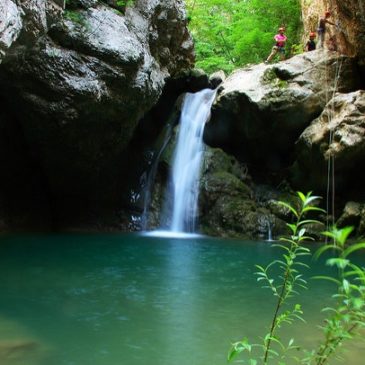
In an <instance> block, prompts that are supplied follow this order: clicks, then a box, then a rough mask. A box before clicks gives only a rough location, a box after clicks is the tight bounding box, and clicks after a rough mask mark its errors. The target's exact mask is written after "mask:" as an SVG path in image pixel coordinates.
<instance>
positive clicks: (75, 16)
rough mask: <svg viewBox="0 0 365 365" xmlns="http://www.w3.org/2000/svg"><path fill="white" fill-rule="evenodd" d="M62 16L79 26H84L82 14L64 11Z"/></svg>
mask: <svg viewBox="0 0 365 365" xmlns="http://www.w3.org/2000/svg"><path fill="white" fill-rule="evenodd" d="M63 15H64V17H65V18H66V19H68V20H71V21H72V22H74V23H77V24H79V25H81V26H85V16H84V15H83V14H82V13H80V12H78V11H75V10H65V11H64V13H63Z"/></svg>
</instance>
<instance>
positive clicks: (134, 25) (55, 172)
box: [0, 0, 194, 226]
mask: <svg viewBox="0 0 365 365" xmlns="http://www.w3.org/2000/svg"><path fill="white" fill-rule="evenodd" d="M8 3H9V4H10V7H9V9H12V13H11V14H13V15H11V14H10V13H8V15H7V16H8V17H9V16H10V15H11V16H12V19H14V20H13V21H12V23H14V24H16V26H15V25H14V26H12V27H10V26H9V27H8V28H7V32H8V36H7V38H6V39H9V41H8V42H7V43H6V42H3V43H4V44H5V45H6V47H7V48H9V47H10V45H11V52H10V51H7V52H6V54H5V55H4V57H3V58H2V61H3V62H2V64H1V66H0V80H1V83H0V85H1V86H0V95H1V98H2V102H1V105H0V108H2V109H3V110H5V111H6V113H7V115H9V116H10V118H7V121H8V122H7V123H12V122H14V121H15V120H16V121H17V125H18V127H19V128H18V130H19V131H20V133H21V136H24V144H25V149H26V150H28V151H29V154H30V160H32V161H33V162H34V164H35V165H36V166H37V167H38V168H37V170H36V172H35V173H39V174H40V176H39V179H38V180H41V181H43V185H45V186H46V188H45V189H44V194H45V195H46V197H45V199H47V200H48V201H49V206H50V207H51V208H50V209H52V211H53V212H52V214H49V216H52V219H53V220H54V224H55V225H56V226H57V225H62V224H63V225H65V224H66V225H67V224H68V223H67V222H62V221H63V220H65V219H66V218H67V219H68V218H70V220H71V221H75V220H76V219H78V220H79V221H81V220H83V221H86V222H89V223H90V222H93V224H96V222H95V219H98V218H97V217H98V216H100V215H103V213H102V212H103V211H104V210H107V211H108V212H109V213H110V214H112V211H113V209H116V207H117V206H118V201H119V200H120V194H121V192H120V190H121V189H120V186H121V185H122V184H123V182H124V180H125V177H123V172H122V171H121V170H120V169H118V166H123V161H125V160H128V159H129V157H128V156H127V155H126V154H125V153H124V151H125V150H126V148H127V147H128V145H129V143H130V141H131V139H132V136H133V134H134V131H135V129H136V126H137V125H138V122H139V120H140V119H141V118H142V117H143V116H144V115H145V114H146V113H147V112H148V111H149V110H150V109H151V108H152V107H153V106H154V105H155V104H156V102H157V101H158V99H159V97H160V96H161V93H162V90H163V87H164V85H165V80H166V79H167V78H168V77H170V76H172V75H174V74H176V73H178V72H179V71H181V70H182V69H184V68H189V67H190V66H191V65H192V64H193V62H194V53H193V43H192V39H191V37H190V34H189V32H188V30H187V28H186V14H185V10H184V7H183V3H182V2H180V1H178V0H167V1H166V0H165V1H160V0H157V1H152V0H136V1H134V2H133V5H131V6H129V7H126V8H125V12H124V13H122V12H119V11H118V10H116V9H113V8H111V7H109V6H108V5H107V4H105V3H102V2H98V3H95V2H94V1H81V0H80V1H75V2H74V3H75V4H74V5H75V6H73V7H71V8H68V7H67V6H66V10H65V11H63V10H62V8H60V7H59V6H58V5H57V4H56V3H55V2H53V1H45V0H34V1H26V2H20V3H19V5H14V3H13V2H12V1H8ZM1 14H2V13H1ZM19 14H22V18H20V15H19ZM8 23H9V24H10V20H8ZM18 23H19V24H18ZM2 36H3V34H2ZM3 43H1V45H3ZM4 47H5V46H3V48H2V49H5V48H4ZM1 123H5V121H1ZM11 138H12V139H17V138H19V136H11ZM4 153H6V151H4ZM24 158H28V157H26V156H25V157H24ZM14 179H16V176H13V180H14ZM13 193H14V192H13ZM10 195H11V194H10ZM10 195H9V196H10ZM0 201H1V199H0ZM70 208H71V209H70ZM19 210H20V211H21V210H22V208H21V207H19ZM73 215H75V216H76V217H72V216H73Z"/></svg>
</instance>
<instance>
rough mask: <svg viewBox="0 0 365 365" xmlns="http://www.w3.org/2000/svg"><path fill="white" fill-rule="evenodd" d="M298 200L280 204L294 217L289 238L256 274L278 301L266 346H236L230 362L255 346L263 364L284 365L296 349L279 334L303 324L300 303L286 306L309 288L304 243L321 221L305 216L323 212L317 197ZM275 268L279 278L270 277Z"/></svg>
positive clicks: (241, 344) (309, 194)
mask: <svg viewBox="0 0 365 365" xmlns="http://www.w3.org/2000/svg"><path fill="white" fill-rule="evenodd" d="M298 197H299V201H300V206H299V207H293V206H291V205H290V204H288V203H286V202H278V204H280V205H281V206H283V207H285V208H286V209H288V210H289V211H290V212H291V213H292V215H293V217H294V223H288V224H287V226H288V228H289V229H290V233H291V234H290V236H288V237H282V238H281V239H280V241H281V243H278V244H275V245H274V246H275V247H277V248H278V249H280V250H281V252H282V254H281V259H278V260H275V261H273V262H271V263H270V264H269V265H267V266H266V267H262V266H260V265H256V267H257V269H258V270H259V271H258V272H257V273H256V274H257V276H258V278H257V281H260V282H263V283H264V284H265V285H264V288H268V289H269V290H270V292H271V294H272V295H273V296H274V297H275V298H276V305H275V308H274V313H273V316H272V320H271V324H270V327H269V332H268V333H267V334H266V335H265V336H264V341H263V344H255V345H250V346H251V347H249V346H248V345H247V343H245V346H243V343H242V341H240V342H238V343H234V344H233V346H232V348H231V350H230V352H229V354H228V359H229V360H231V359H233V358H234V357H235V356H236V355H238V354H239V353H240V352H243V351H248V349H249V348H252V346H256V347H258V348H259V349H260V350H261V352H262V355H261V356H260V358H261V359H262V363H263V364H267V363H268V362H269V360H270V359H271V358H272V357H278V358H279V359H280V362H281V363H283V361H284V360H285V358H286V356H287V354H288V352H290V351H291V350H293V349H295V348H297V347H296V346H294V345H293V343H294V340H293V339H291V340H290V341H289V342H288V344H284V343H283V342H282V341H281V340H280V337H279V336H278V332H279V330H280V329H281V328H282V326H283V325H285V324H292V323H293V322H294V321H295V320H301V321H303V317H302V314H303V312H302V309H301V305H300V303H295V304H294V305H293V306H292V307H291V308H290V309H286V310H284V307H286V305H287V304H288V301H289V299H290V298H292V297H293V296H296V295H297V294H298V293H299V290H300V289H302V288H306V285H307V282H306V281H305V280H304V279H303V274H302V273H301V272H300V270H301V269H303V268H306V267H308V266H307V265H306V264H305V263H304V262H302V261H301V258H302V257H303V256H308V255H309V254H310V250H309V249H308V248H306V247H303V246H302V245H301V244H302V243H303V242H305V241H308V240H311V237H309V236H307V235H306V228H305V227H306V225H308V224H312V223H318V221H316V220H313V219H305V218H304V217H305V215H306V214H307V213H310V212H313V211H319V210H320V209H319V208H318V207H316V206H315V204H314V203H315V202H316V201H317V200H318V197H317V196H312V195H311V193H308V194H307V195H304V194H303V193H300V192H299V193H298ZM273 269H275V270H279V272H280V274H279V276H278V277H274V276H273V275H272V274H271V273H272V271H273ZM286 308H287V307H286ZM274 347H275V348H274ZM248 352H250V351H248ZM249 360H250V361H251V362H252V361H257V360H256V359H249Z"/></svg>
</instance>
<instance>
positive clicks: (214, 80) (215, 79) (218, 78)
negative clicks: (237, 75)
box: [209, 70, 226, 89]
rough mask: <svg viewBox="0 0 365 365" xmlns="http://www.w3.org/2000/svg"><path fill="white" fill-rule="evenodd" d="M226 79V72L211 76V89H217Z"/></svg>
mask: <svg viewBox="0 0 365 365" xmlns="http://www.w3.org/2000/svg"><path fill="white" fill-rule="evenodd" d="M225 79H226V74H225V73H224V71H222V70H221V71H217V72H214V73H213V74H211V75H210V76H209V85H210V87H211V88H213V89H215V88H216V87H218V86H219V85H220V84H221V83H222V82H223V81H225Z"/></svg>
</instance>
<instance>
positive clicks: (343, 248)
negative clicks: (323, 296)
mask: <svg viewBox="0 0 365 365" xmlns="http://www.w3.org/2000/svg"><path fill="white" fill-rule="evenodd" d="M298 196H299V198H300V201H301V205H300V207H299V208H298V209H295V208H294V207H292V206H291V205H289V204H287V203H285V202H279V204H281V205H283V206H285V207H286V208H288V209H289V210H290V211H291V212H292V213H293V215H294V216H295V218H296V222H295V223H293V224H288V227H289V228H290V229H291V231H292V235H291V236H290V238H281V239H280V241H282V242H284V243H287V245H285V244H277V245H276V246H277V247H279V248H280V249H281V250H283V254H282V259H281V260H275V261H273V262H271V263H270V264H269V265H268V266H266V268H263V267H261V266H258V265H257V268H258V269H259V272H258V273H257V275H258V276H259V278H258V281H262V280H264V281H265V282H266V284H267V285H266V287H268V288H270V289H271V292H272V294H273V295H274V296H275V297H276V298H277V301H276V306H275V310H274V314H273V317H272V321H271V325H270V331H269V332H268V333H267V334H266V335H265V337H264V342H263V344H250V343H249V342H248V340H247V339H244V340H242V341H239V342H236V343H234V344H233V345H232V347H231V349H230V351H229V353H228V361H232V360H233V359H234V358H235V357H236V356H237V355H238V354H240V353H242V352H246V354H248V355H249V356H248V359H246V362H245V363H246V364H250V365H256V364H259V363H260V364H264V365H266V364H268V363H269V361H270V360H273V361H274V360H276V364H278V365H285V364H286V362H285V361H286V358H287V357H288V354H289V351H291V350H294V349H296V350H299V347H298V346H296V345H294V339H290V340H289V342H288V344H284V343H283V342H282V341H281V340H280V337H279V336H278V330H279V329H280V328H281V327H282V325H283V324H284V323H287V324H292V323H293V321H294V320H296V319H299V320H303V318H302V311H301V306H300V304H299V303H297V304H295V305H294V306H293V307H292V309H289V310H285V311H284V309H283V307H284V305H285V304H287V302H288V299H289V298H290V297H292V296H293V295H295V294H298V292H297V288H298V287H302V288H303V287H306V281H305V280H304V279H303V278H302V276H301V274H300V273H299V272H298V269H297V268H298V267H308V266H307V265H306V264H304V263H303V262H301V261H300V260H299V259H298V258H299V257H300V256H305V255H309V254H310V252H309V250H308V249H307V248H305V247H302V246H301V243H302V242H303V241H305V240H309V239H311V238H310V237H308V236H307V235H306V234H305V232H306V230H305V226H306V225H307V224H312V223H317V222H318V221H316V220H311V219H309V220H308V219H304V215H305V214H306V213H307V212H310V211H322V210H321V209H319V208H318V207H316V206H315V205H313V203H314V202H315V200H317V199H318V197H315V196H311V194H310V193H309V194H307V195H304V194H302V193H298ZM352 229H353V228H352V227H345V228H342V229H337V228H336V227H333V228H332V230H331V231H326V232H324V233H323V234H324V235H325V236H327V237H330V238H331V239H332V243H330V244H326V245H324V246H322V247H321V248H320V249H319V250H317V252H316V253H315V255H314V257H315V258H319V257H320V256H322V255H323V254H324V253H326V254H328V253H332V256H331V257H330V258H328V259H327V260H326V264H327V265H329V266H332V267H335V268H336V269H337V275H336V276H335V277H329V276H317V278H318V279H325V280H329V281H331V282H333V283H335V284H336V286H337V291H336V293H335V294H334V295H333V296H332V297H333V298H332V301H333V302H334V303H335V305H334V306H333V307H325V308H324V309H323V311H324V312H325V313H327V317H326V319H325V321H324V323H325V324H324V326H322V330H323V333H324V340H323V341H322V343H320V344H319V345H318V347H317V348H316V349H314V350H312V351H306V352H304V353H303V356H302V357H300V356H299V357H298V355H297V354H296V356H292V359H295V361H296V362H297V363H299V364H303V365H326V364H329V361H330V360H331V359H332V358H333V357H336V356H337V355H338V352H339V350H340V349H341V348H342V346H343V344H344V342H345V341H348V340H352V339H354V338H355V337H358V336H359V335H360V334H361V330H363V329H364V328H365V269H364V268H363V267H360V266H358V265H356V264H355V263H354V262H353V261H351V259H350V255H351V254H353V253H355V252H357V251H359V250H363V249H365V243H357V244H353V245H350V246H347V245H346V241H347V238H348V236H349V235H350V233H351V232H352ZM334 254H335V255H334ZM275 266H276V267H277V266H278V267H279V269H280V272H281V274H280V275H279V283H277V282H276V281H275V279H273V278H272V277H271V276H270V275H269V272H270V271H271V269H272V268H273V267H275ZM273 344H275V345H277V346H276V348H275V349H273ZM253 350H255V351H253ZM257 351H259V354H258V356H256V353H257ZM260 352H261V355H260ZM253 354H254V355H255V356H252V355H253Z"/></svg>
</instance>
